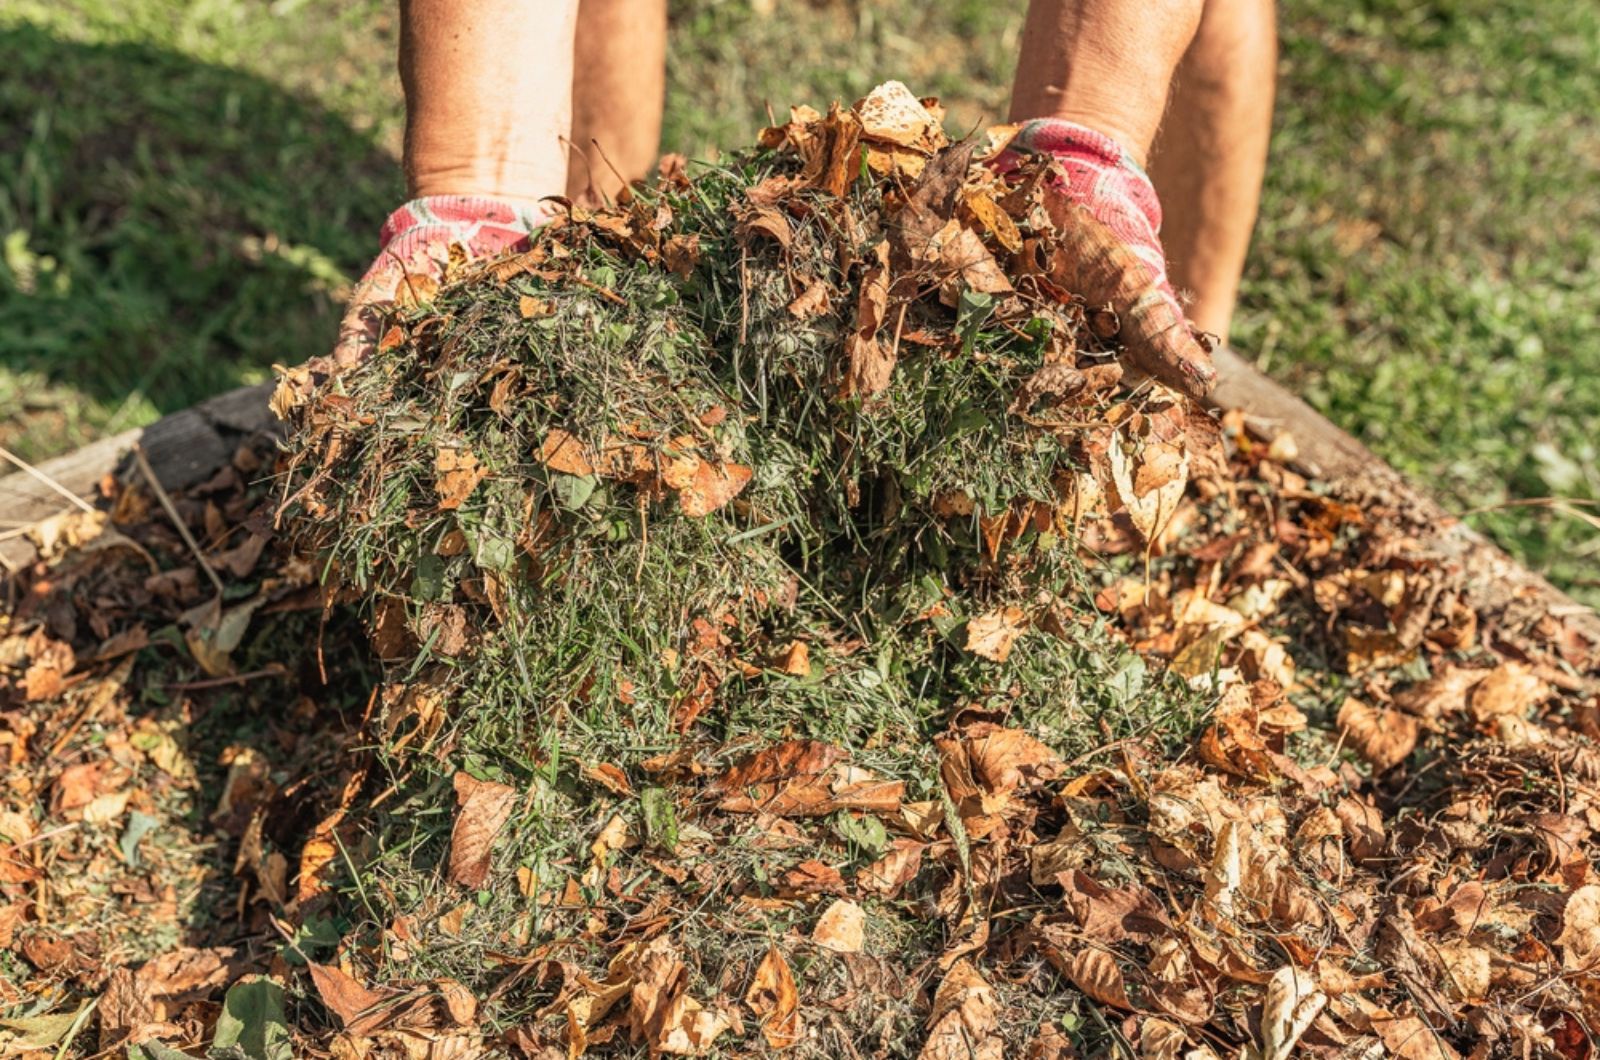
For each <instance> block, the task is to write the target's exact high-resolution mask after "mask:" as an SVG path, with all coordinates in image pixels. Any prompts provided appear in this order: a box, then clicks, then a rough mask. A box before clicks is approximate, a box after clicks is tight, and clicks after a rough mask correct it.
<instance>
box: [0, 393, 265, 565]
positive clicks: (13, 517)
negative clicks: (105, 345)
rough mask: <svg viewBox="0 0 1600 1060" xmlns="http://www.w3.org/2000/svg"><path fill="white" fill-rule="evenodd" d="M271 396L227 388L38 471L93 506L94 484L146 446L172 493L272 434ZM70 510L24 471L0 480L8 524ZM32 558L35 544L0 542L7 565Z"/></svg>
mask: <svg viewBox="0 0 1600 1060" xmlns="http://www.w3.org/2000/svg"><path fill="white" fill-rule="evenodd" d="M271 393H272V384H271V383H262V384H260V385H259V386H248V387H240V388H239V389H237V390H230V391H229V392H227V393H226V394H219V395H218V396H216V397H214V398H210V399H209V400H206V401H203V402H201V403H200V404H198V405H196V406H194V407H193V408H189V409H184V410H183V411H181V412H174V413H173V414H172V415H170V416H165V417H163V418H161V419H159V420H157V421H156V422H155V423H152V424H151V425H150V426H148V427H140V428H136V429H134V430H131V431H123V432H122V433H121V434H117V435H113V436H112V437H110V438H102V439H101V440H100V441H98V442H94V443H91V444H90V445H86V446H84V447H83V448H82V449H79V450H77V451H75V452H72V453H68V454H66V455H65V456H60V457H56V458H55V459H53V460H46V461H45V462H44V463H42V464H39V465H38V470H39V471H40V472H41V473H43V474H44V475H47V476H49V477H50V478H51V479H52V480H54V481H55V482H56V483H58V484H59V485H61V486H62V487H64V488H65V489H67V490H69V491H70V492H72V493H74V494H76V495H77V496H79V497H83V498H85V499H86V500H90V501H92V500H93V498H94V496H95V489H96V486H97V485H98V483H99V482H100V479H101V478H102V477H103V476H104V475H105V474H106V473H107V472H111V473H115V474H126V473H127V470H128V465H129V464H130V463H131V461H130V460H129V459H128V454H129V453H130V452H131V451H132V449H133V446H134V443H136V442H137V443H138V444H139V445H141V446H143V447H144V451H145V455H146V456H147V457H148V458H149V460H150V466H151V467H152V468H153V469H154V471H155V473H156V477H157V478H158V479H160V480H161V484H162V485H163V486H165V487H166V488H167V489H169V490H179V489H183V488H184V487H186V486H191V485H193V484H195V483H196V482H200V481H202V480H204V479H205V478H207V477H209V476H210V475H212V474H213V473H214V472H216V470H217V469H218V468H220V467H221V466H222V465H223V464H224V463H226V462H227V461H228V460H229V459H230V458H231V457H232V456H233V452H234V450H235V449H236V448H237V447H238V444H239V442H240V441H241V440H242V439H243V438H245V437H246V436H247V435H251V434H254V433H256V432H257V431H263V430H276V429H277V426H278V425H277V421H276V420H275V419H274V417H273V415H272V412H271V410H269V409H268V408H267V398H268V397H269V396H270V395H271ZM69 506H70V504H69V502H68V501H66V500H65V499H64V498H63V497H61V496H60V495H59V494H58V493H56V492H55V491H54V490H52V489H51V488H50V487H49V486H47V485H45V484H44V483H43V482H40V481H39V480H38V479H36V478H35V477H33V476H32V475H29V474H26V473H25V472H22V471H14V472H12V473H11V474H9V475H6V476H5V477H4V478H0V517H4V519H5V520H6V521H7V522H8V523H10V524H26V523H33V522H38V521H39V520H41V519H48V518H49V517H50V516H52V515H56V514H58V513H59V512H61V511H63V510H64V509H65V508H67V507H69ZM34 556H35V552H34V548H33V545H32V544H31V543H30V542H29V541H28V540H27V539H26V538H22V537H13V538H10V539H8V540H6V541H0V561H4V562H5V563H6V564H7V565H8V566H12V567H15V566H18V565H21V564H25V563H31V562H32V561H33V559H34Z"/></svg>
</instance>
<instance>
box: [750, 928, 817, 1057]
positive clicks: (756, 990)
mask: <svg viewBox="0 0 1600 1060" xmlns="http://www.w3.org/2000/svg"><path fill="white" fill-rule="evenodd" d="M744 1003H745V1004H746V1005H749V1006H750V1010H751V1011H752V1012H754V1013H755V1014H756V1015H757V1016H760V1017H761V1035H762V1037H764V1038H766V1040H767V1044H768V1045H769V1046H771V1047H772V1048H774V1049H787V1048H789V1047H790V1046H792V1045H794V1044H796V1043H797V1042H799V1041H800V1038H801V1036H802V1034H803V1031H802V1029H801V1026H800V1011H799V1010H800V993H799V991H798V990H797V989H796V988H795V984H794V973H793V972H792V971H790V969H789V962H788V961H786V960H784V957H783V951H782V950H780V949H778V947H777V946H776V945H773V946H769V947H768V948H767V955H766V957H764V958H763V959H762V961H761V963H760V964H759V965H757V966H756V974H755V978H753V979H752V980H751V981H750V989H749V990H747V991H746V992H745V995H744Z"/></svg>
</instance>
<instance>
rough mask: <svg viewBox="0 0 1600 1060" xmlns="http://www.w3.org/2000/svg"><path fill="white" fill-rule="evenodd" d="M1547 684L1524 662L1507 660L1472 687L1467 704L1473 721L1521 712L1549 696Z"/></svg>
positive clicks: (1488, 719)
mask: <svg viewBox="0 0 1600 1060" xmlns="http://www.w3.org/2000/svg"><path fill="white" fill-rule="evenodd" d="M1550 691H1551V689H1550V685H1549V683H1548V682H1546V681H1545V680H1544V679H1543V678H1542V677H1540V676H1539V675H1538V674H1536V673H1534V672H1533V668H1532V667H1530V666H1528V665H1526V664H1525V663H1519V662H1508V663H1501V664H1500V665H1499V666H1497V667H1495V668H1494V669H1493V670H1490V671H1489V673H1488V674H1486V675H1485V676H1484V678H1483V680H1481V681H1479V682H1478V683H1477V684H1476V685H1475V686H1474V687H1473V689H1472V692H1471V696H1470V699H1469V700H1468V706H1469V707H1470V708H1471V710H1472V716H1473V718H1474V719H1475V720H1476V721H1479V722H1487V721H1490V720H1492V719H1495V718H1498V717H1502V716H1507V715H1510V716H1521V715H1524V714H1526V713H1527V712H1528V711H1530V710H1532V709H1533V708H1534V707H1536V706H1538V705H1539V704H1540V703H1543V702H1544V701H1545V700H1546V699H1549V698H1550Z"/></svg>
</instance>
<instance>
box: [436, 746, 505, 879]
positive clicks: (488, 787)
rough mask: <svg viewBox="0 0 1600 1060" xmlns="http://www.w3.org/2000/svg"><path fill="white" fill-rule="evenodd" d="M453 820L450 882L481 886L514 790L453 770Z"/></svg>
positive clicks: (487, 873)
mask: <svg viewBox="0 0 1600 1060" xmlns="http://www.w3.org/2000/svg"><path fill="white" fill-rule="evenodd" d="M455 789H456V820H455V825H454V826H453V827H452V828H451V830H450V869H449V877H450V882H451V883H455V884H459V885H460V886H462V887H472V888H476V887H481V886H483V882H484V881H485V880H486V879H488V878H489V865H490V857H491V855H492V854H493V848H494V840H495V836H496V835H498V834H499V832H500V829H501V827H502V826H504V824H505V823H506V820H507V819H508V818H509V817H510V816H511V809H512V807H513V806H514V805H515V803H516V800H517V792H516V789H514V788H510V787H507V786H506V785H504V784H497V783H495V782H494V781H489V780H479V779H477V778H476V777H474V776H472V775H471V774H469V773H465V772H461V773H457V774H456V777H455Z"/></svg>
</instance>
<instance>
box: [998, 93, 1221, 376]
mask: <svg viewBox="0 0 1600 1060" xmlns="http://www.w3.org/2000/svg"><path fill="white" fill-rule="evenodd" d="M1028 155H1048V156H1049V157H1051V158H1054V159H1055V160H1056V162H1058V163H1060V166H1061V172H1062V176H1061V179H1059V180H1057V181H1056V182H1055V183H1054V187H1055V188H1056V190H1057V191H1059V192H1061V193H1062V196H1063V197H1064V198H1063V199H1057V200H1056V201H1054V202H1052V201H1051V199H1052V198H1055V197H1053V196H1047V197H1046V208H1047V209H1048V210H1049V211H1050V213H1051V220H1052V221H1053V222H1054V223H1055V225H1056V229H1057V231H1058V232H1060V233H1061V235H1062V239H1063V242H1064V244H1065V252H1063V253H1058V254H1057V255H1056V259H1057V260H1056V261H1055V262H1054V263H1053V267H1052V276H1051V278H1052V280H1054V281H1055V282H1056V283H1057V284H1058V285H1059V286H1061V287H1064V288H1065V289H1066V290H1069V291H1071V292H1072V293H1074V294H1077V295H1081V296H1082V297H1083V298H1085V299H1086V300H1087V301H1088V302H1089V304H1090V305H1091V306H1102V305H1109V306H1110V307H1111V308H1112V309H1113V310H1114V311H1115V312H1116V314H1117V319H1118V322H1119V324H1120V328H1119V330H1118V332H1117V334H1118V336H1119V338H1120V339H1121V341H1122V343H1123V345H1124V347H1125V348H1126V350H1127V354H1128V359H1129V361H1130V362H1131V363H1132V364H1133V366H1134V367H1135V368H1138V369H1140V370H1142V371H1143V372H1145V373H1146V374H1148V375H1151V376H1154V377H1155V378H1156V379H1157V380H1159V381H1160V382H1162V383H1165V384H1167V385H1168V386H1171V387H1174V388H1175V389H1177V390H1180V391H1182V392H1183V393H1185V394H1187V395H1189V396H1190V397H1193V398H1196V399H1199V398H1202V397H1204V396H1205V395H1206V393H1207V392H1208V391H1209V390H1210V389H1211V387H1212V386H1213V385H1214V384H1215V382H1216V375H1217V371H1216V368H1215V367H1214V366H1213V365H1212V363H1211V354H1210V352H1209V350H1210V343H1209V341H1208V340H1206V339H1203V338H1201V337H1200V336H1199V335H1198V334H1196V333H1194V332H1192V331H1191V330H1190V328H1189V324H1188V321H1186V320H1185V319H1184V315H1183V307H1182V306H1181V305H1180V304H1179V303H1178V296H1177V295H1176V294H1175V293H1174V292H1173V290H1172V284H1171V283H1169V282H1168V280H1167V258H1166V254H1165V253H1164V252H1163V251H1162V249H1161V238H1160V231H1161V203H1160V202H1159V201H1157V199H1156V190H1155V188H1154V187H1153V186H1152V185H1151V183H1150V178H1149V177H1148V176H1146V175H1145V172H1144V170H1143V169H1141V168H1140V167H1139V165H1138V163H1136V162H1134V161H1133V159H1131V158H1129V157H1128V154H1127V152H1126V151H1124V150H1123V149H1122V147H1121V145H1120V144H1118V143H1117V141H1116V140H1114V139H1112V138H1111V137H1110V136H1107V135H1105V134H1104V133H1099V132H1096V131H1094V130H1093V129H1090V128H1088V127H1087V126H1083V125H1079V124H1077V123H1075V122H1070V121H1063V120H1061V119H1059V118H1040V119H1037V120H1034V121H1030V122H1028V123H1027V124H1025V125H1023V126H1022V128H1021V129H1020V130H1019V131H1018V132H1017V134H1016V136H1015V137H1014V138H1013V139H1012V140H1011V143H1010V144H1009V145H1008V146H1007V148H1006V150H1005V152H1004V153H1002V154H1001V156H1000V157H999V158H998V159H997V160H996V168H997V169H999V171H1000V172H1002V173H1004V172H1009V171H1011V170H1014V169H1016V168H1017V167H1018V166H1019V165H1021V163H1022V161H1023V160H1024V157H1025V156H1028ZM1069 213H1070V214H1071V215H1069Z"/></svg>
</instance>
